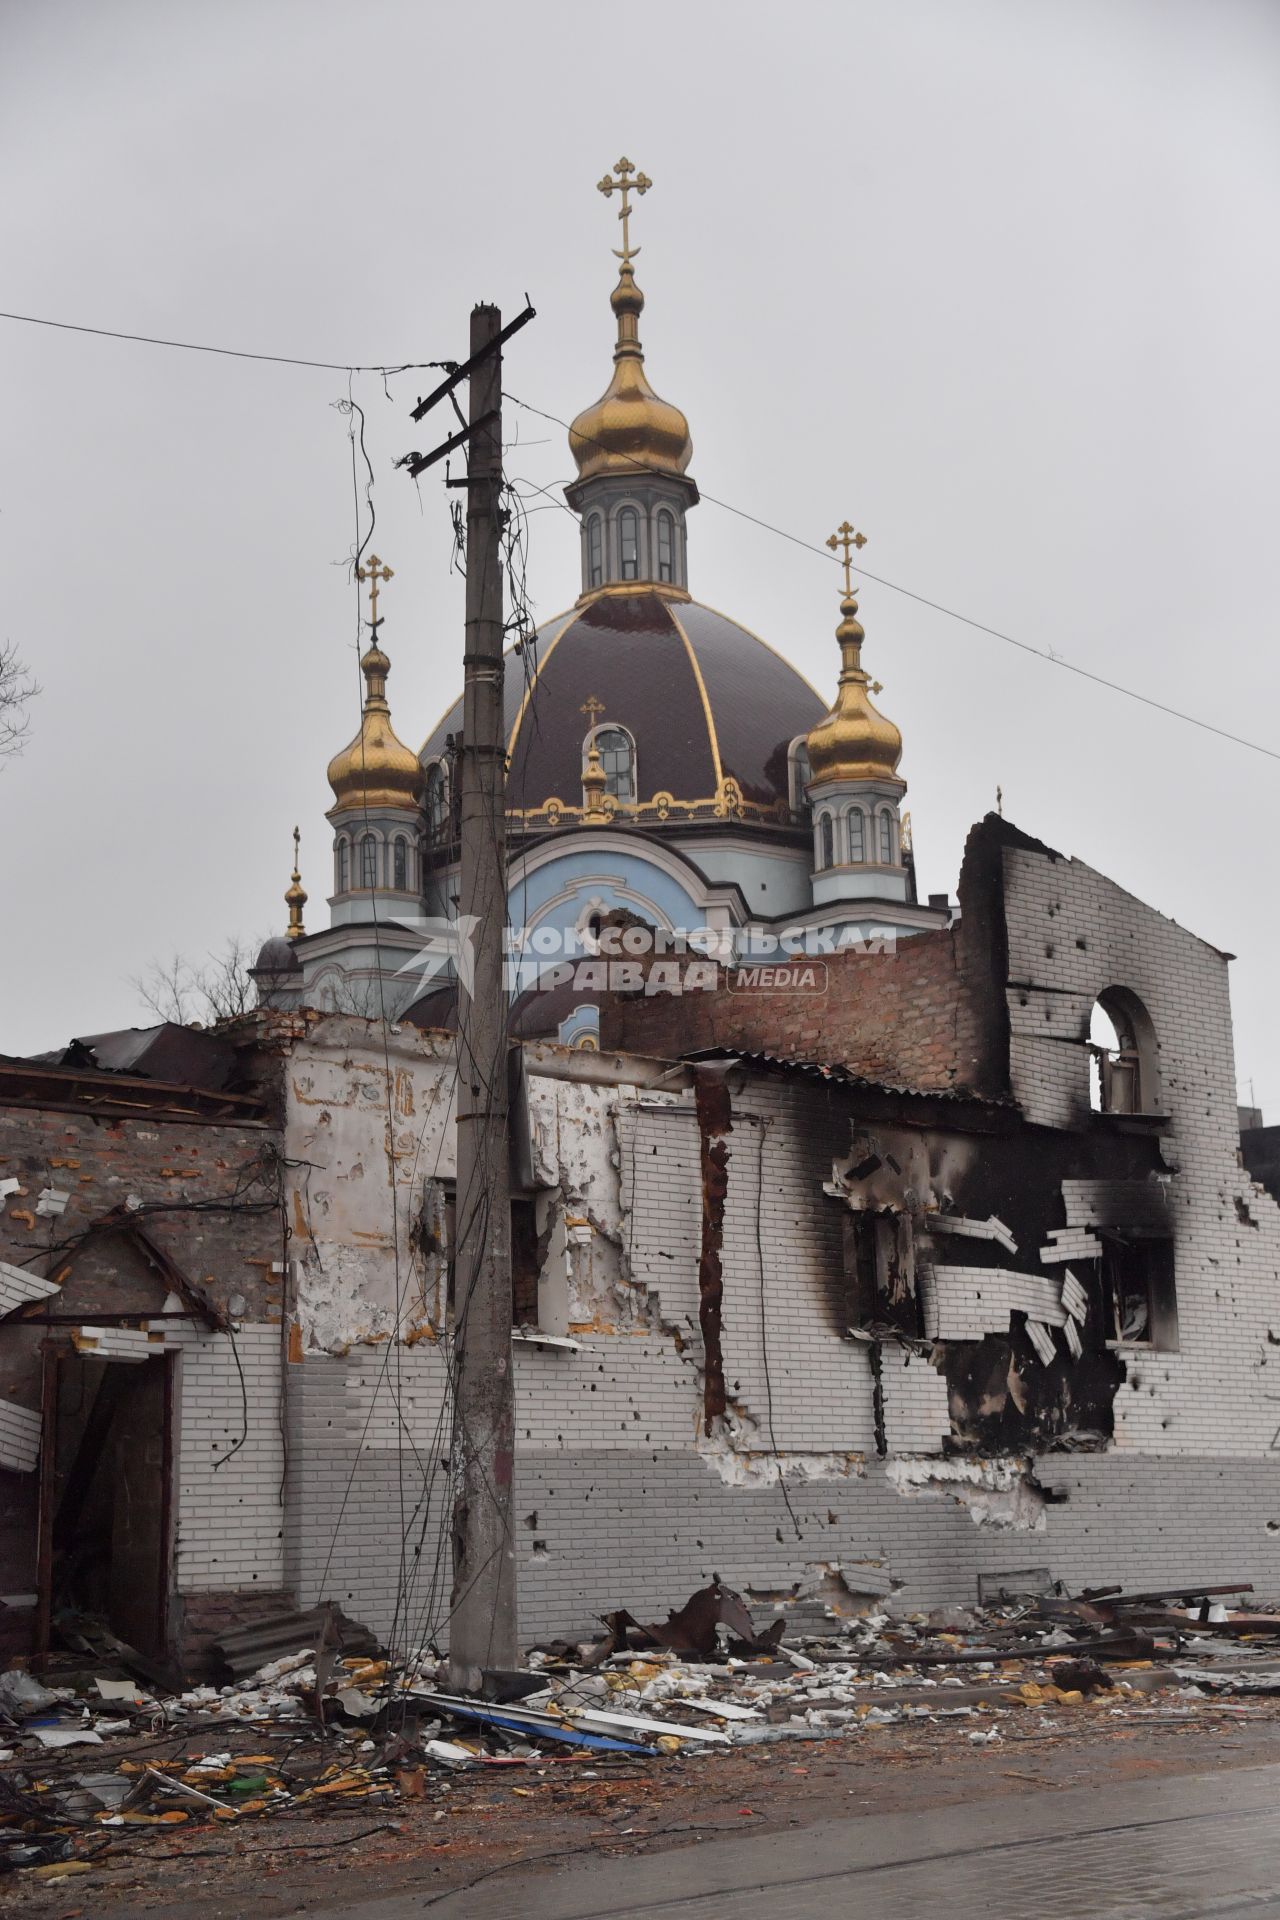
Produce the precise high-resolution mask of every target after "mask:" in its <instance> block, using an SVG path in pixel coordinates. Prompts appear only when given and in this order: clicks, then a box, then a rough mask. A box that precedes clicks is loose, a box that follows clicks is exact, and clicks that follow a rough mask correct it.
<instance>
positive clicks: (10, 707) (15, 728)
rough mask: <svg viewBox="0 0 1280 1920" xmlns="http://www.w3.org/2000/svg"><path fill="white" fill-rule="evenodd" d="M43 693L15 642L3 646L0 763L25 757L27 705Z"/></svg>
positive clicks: (0, 648) (0, 662) (0, 658)
mask: <svg viewBox="0 0 1280 1920" xmlns="http://www.w3.org/2000/svg"><path fill="white" fill-rule="evenodd" d="M39 692H40V688H39V686H38V685H37V684H36V682H35V680H33V679H32V677H31V674H30V673H29V672H28V670H27V666H26V663H25V661H23V660H22V659H21V658H20V656H19V653H18V649H17V648H16V647H15V646H14V644H13V642H12V641H11V640H6V641H5V642H4V644H3V645H2V646H0V760H2V759H4V758H6V757H7V756H8V755H10V754H16V753H21V752H22V749H23V746H24V745H25V743H26V738H27V734H28V732H29V731H30V727H31V722H30V720H29V719H28V717H27V703H28V701H31V700H34V699H35V697H36V695H37V694H38V693H39Z"/></svg>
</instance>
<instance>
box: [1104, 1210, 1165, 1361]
mask: <svg viewBox="0 0 1280 1920" xmlns="http://www.w3.org/2000/svg"><path fill="white" fill-rule="evenodd" d="M1099 1271H1100V1278H1101V1283H1102V1312H1103V1326H1104V1328H1105V1330H1106V1339H1107V1343H1108V1345H1110V1346H1126V1347H1131V1346H1144V1347H1155V1348H1157V1349H1162V1350H1163V1351H1165V1352H1174V1351H1176V1350H1177V1346H1178V1305H1177V1297H1176V1294H1175V1290H1174V1260H1173V1242H1172V1241H1171V1240H1169V1239H1166V1238H1163V1237H1160V1236H1158V1235H1155V1234H1150V1233H1142V1232H1139V1231H1137V1230H1135V1229H1130V1230H1127V1231H1120V1230H1117V1229H1112V1228H1104V1229H1102V1259H1101V1261H1100V1262H1099Z"/></svg>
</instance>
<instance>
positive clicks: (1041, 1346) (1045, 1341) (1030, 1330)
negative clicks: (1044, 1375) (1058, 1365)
mask: <svg viewBox="0 0 1280 1920" xmlns="http://www.w3.org/2000/svg"><path fill="white" fill-rule="evenodd" d="M1027 1338H1028V1339H1029V1340H1030V1342H1031V1344H1032V1346H1033V1347H1034V1348H1035V1350H1036V1352H1037V1353H1038V1354H1039V1356H1040V1358H1041V1359H1042V1360H1043V1362H1044V1364H1045V1366H1046V1367H1047V1366H1049V1365H1050V1363H1051V1362H1052V1360H1053V1356H1054V1353H1055V1351H1056V1349H1055V1347H1054V1344H1053V1335H1052V1334H1051V1333H1050V1331H1049V1329H1048V1327H1046V1326H1043V1325H1042V1324H1041V1323H1040V1321H1039V1320H1028V1322H1027Z"/></svg>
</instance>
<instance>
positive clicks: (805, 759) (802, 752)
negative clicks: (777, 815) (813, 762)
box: [787, 733, 810, 813]
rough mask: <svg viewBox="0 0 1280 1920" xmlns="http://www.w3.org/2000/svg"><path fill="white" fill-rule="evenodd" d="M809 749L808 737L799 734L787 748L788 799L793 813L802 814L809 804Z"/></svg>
mask: <svg viewBox="0 0 1280 1920" xmlns="http://www.w3.org/2000/svg"><path fill="white" fill-rule="evenodd" d="M809 777H810V768H809V748H808V745H807V743H806V736H805V735H804V734H803V733H800V734H797V735H796V737H795V739H794V740H793V741H792V742H791V745H790V746H789V747H788V748H787V799H788V801H789V803H790V806H791V811H792V813H801V812H803V810H804V809H805V807H807V806H808V804H809V796H808V795H807V794H806V792H805V788H806V787H807V786H808V784H809Z"/></svg>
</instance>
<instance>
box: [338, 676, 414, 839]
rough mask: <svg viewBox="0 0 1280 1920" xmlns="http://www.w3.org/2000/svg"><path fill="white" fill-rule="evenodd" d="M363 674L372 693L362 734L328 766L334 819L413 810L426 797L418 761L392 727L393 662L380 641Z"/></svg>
mask: <svg viewBox="0 0 1280 1920" xmlns="http://www.w3.org/2000/svg"><path fill="white" fill-rule="evenodd" d="M360 671H361V672H362V673H363V675H364V677H365V685H366V687H367V689H368V691H367V692H366V694H365V699H364V712H363V714H362V716H361V720H360V731H359V733H358V734H357V735H356V737H355V739H354V740H353V741H352V742H351V745H350V746H349V747H344V748H343V750H342V752H341V753H339V754H335V755H334V757H333V759H332V760H331V761H330V762H329V785H330V786H331V787H332V788H333V798H334V804H333V806H332V807H331V808H330V810H329V818H330V819H332V817H333V815H334V814H335V813H337V812H338V811H339V810H340V809H341V808H343V807H357V806H358V807H413V806H416V805H417V804H418V801H419V798H420V796H421V793H422V768H421V766H420V765H419V763H418V756H417V755H416V754H415V753H413V752H412V751H411V750H410V748H408V747H406V746H405V744H404V742H403V740H398V739H397V738H396V734H395V730H394V729H393V727H392V725H391V709H390V707H389V706H388V705H387V675H388V673H389V672H390V671H391V662H390V660H388V658H387V656H386V654H385V653H384V652H383V651H382V649H381V647H380V646H379V645H378V643H377V641H376V640H375V641H374V643H373V645H372V646H371V647H370V648H369V651H368V652H367V653H366V654H365V656H364V658H363V660H361V662H360Z"/></svg>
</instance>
